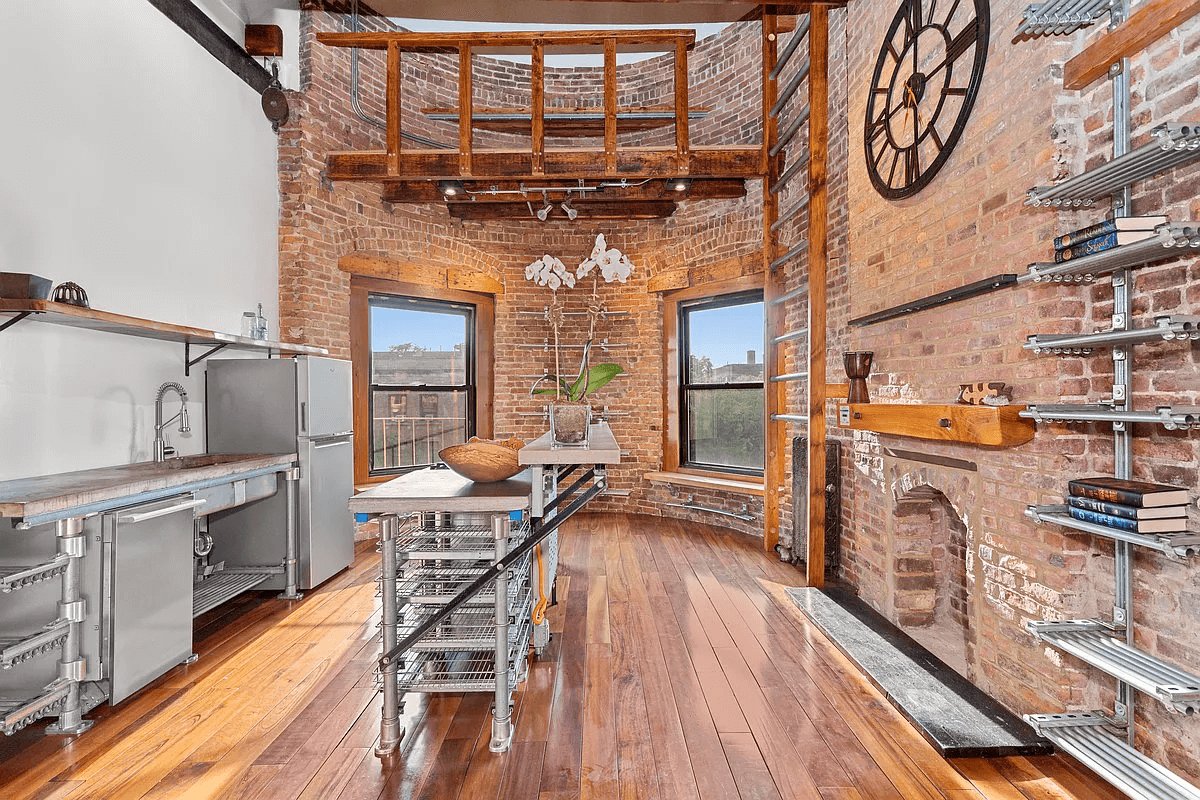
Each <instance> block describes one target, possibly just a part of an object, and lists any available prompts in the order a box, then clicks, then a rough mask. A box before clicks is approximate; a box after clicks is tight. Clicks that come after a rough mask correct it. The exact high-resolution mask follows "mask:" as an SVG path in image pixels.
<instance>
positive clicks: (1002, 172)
mask: <svg viewBox="0 0 1200 800" xmlns="http://www.w3.org/2000/svg"><path fill="white" fill-rule="evenodd" d="M1026 5H1027V4H1025V3H1022V2H1017V0H994V1H993V2H992V3H991V14H992V35H991V48H990V51H989V56H988V63H987V67H986V73H985V77H984V81H983V85H982V88H981V90H980V95H979V99H978V101H977V103H976V106H975V110H974V112H973V113H972V115H971V118H970V122H969V123H968V125H967V128H966V131H965V134H964V136H963V138H962V140H961V141H960V143H959V144H958V147H957V149H956V150H955V152H954V155H953V156H952V157H951V158H950V160H949V162H948V163H947V165H946V166H945V168H944V169H943V170H942V171H941V173H940V174H939V175H938V177H937V178H935V179H934V181H933V182H932V184H931V185H930V186H929V187H927V188H926V189H925V190H924V191H922V192H921V193H919V194H918V195H916V196H915V197H912V198H909V199H905V200H900V201H888V200H884V199H883V198H881V197H880V196H879V195H878V194H876V192H875V191H874V190H873V189H872V187H871V185H870V183H869V181H868V178H867V174H866V169H865V166H864V159H863V154H862V144H861V142H862V136H863V116H864V113H865V106H866V90H867V84H868V82H869V80H870V74H871V70H872V69H873V66H874V60H875V56H876V54H877V52H878V49H879V46H880V43H881V41H882V37H883V33H884V31H885V30H886V28H887V26H888V24H889V23H890V20H891V17H892V14H893V13H894V12H895V4H866V3H859V4H852V5H851V6H850V7H849V24H848V26H847V31H846V45H845V48H844V51H843V50H842V49H841V48H839V47H837V46H836V45H835V46H834V47H833V48H832V49H833V51H834V52H835V53H836V52H845V53H846V54H847V61H848V75H849V84H848V88H849V162H848V178H849V195H848V204H849V205H848V210H849V215H850V219H849V225H848V227H847V228H846V229H845V231H846V234H847V235H848V241H849V248H850V250H849V253H850V261H849V284H848V286H847V287H846V288H845V289H844V290H843V292H842V293H841V294H840V296H841V298H842V299H843V300H844V301H847V302H848V305H847V311H848V315H849V316H850V317H857V316H861V315H864V314H868V313H871V312H873V311H878V310H880V309H883V308H887V307H890V306H894V305H897V304H899V303H900V302H902V301H904V300H909V299H914V298H917V297H921V296H924V295H929V294H933V293H935V292H939V291H943V290H946V289H950V288H953V287H956V286H960V285H963V284H966V283H970V282H972V281H975V280H978V279H980V278H983V277H986V276H988V275H992V274H995V273H1006V272H1011V273H1023V272H1025V269H1026V265H1027V264H1028V263H1029V262H1032V261H1037V260H1046V258H1047V256H1048V254H1050V253H1051V251H1052V247H1051V240H1052V238H1053V237H1054V236H1055V235H1057V234H1060V233H1064V232H1066V231H1068V230H1072V229H1074V228H1076V227H1080V226H1081V225H1082V224H1087V222H1090V221H1091V220H1093V219H1096V218H1100V217H1102V216H1103V210H1100V211H1096V212H1095V213H1083V212H1072V213H1061V214H1060V213H1056V212H1054V211H1047V210H1037V209H1032V208H1029V207H1027V206H1025V205H1024V200H1025V190H1026V189H1028V188H1029V187H1030V186H1034V185H1039V184H1043V185H1044V184H1047V183H1050V182H1053V181H1054V180H1057V179H1060V178H1062V177H1065V176H1066V175H1069V174H1074V173H1076V172H1078V171H1079V170H1081V169H1083V168H1084V167H1085V165H1092V164H1095V163H1098V162H1101V161H1104V160H1107V159H1108V158H1109V157H1111V139H1112V137H1111V130H1112V119H1111V116H1112V113H1111V108H1112V104H1111V91H1110V90H1109V88H1108V84H1107V81H1101V82H1100V83H1097V84H1095V85H1094V86H1093V87H1089V88H1088V89H1086V90H1084V91H1082V92H1067V91H1064V90H1063V89H1062V64H1063V62H1064V61H1065V60H1066V59H1068V58H1069V57H1070V56H1072V55H1073V54H1075V53H1077V52H1079V50H1081V49H1082V47H1083V46H1084V45H1085V44H1086V43H1087V42H1090V41H1092V40H1094V39H1095V37H1096V36H1097V35H1098V33H1099V31H1098V30H1093V31H1091V32H1089V33H1087V34H1086V35H1085V34H1079V35H1078V36H1075V37H1054V38H1049V39H1046V38H1042V39H1035V40H1032V41H1023V42H1013V41H1012V38H1013V36H1012V30H1013V25H1014V21H1015V20H1017V19H1019V18H1020V16H1021V12H1022V10H1023V9H1024V7H1025V6H1026ZM1198 47H1200V21H1195V20H1193V21H1192V22H1190V23H1188V24H1186V25H1185V26H1184V27H1182V28H1180V29H1179V30H1177V31H1175V32H1174V33H1173V34H1171V35H1170V36H1169V37H1168V38H1167V39H1165V40H1163V41H1162V42H1160V43H1158V44H1156V45H1154V46H1153V47H1151V48H1150V49H1149V50H1148V51H1147V52H1146V53H1145V54H1142V55H1140V56H1138V57H1137V58H1136V59H1135V60H1134V66H1133V70H1132V76H1133V83H1134V87H1135V90H1134V98H1133V108H1134V120H1135V130H1134V136H1135V145H1136V144H1140V143H1141V142H1143V141H1145V139H1146V137H1147V133H1148V131H1149V129H1150V128H1151V127H1153V126H1154V125H1156V124H1158V123H1160V122H1182V121H1189V120H1195V119H1197V118H1198V116H1200V102H1198V101H1197V89H1196V80H1195V73H1196V66H1197V55H1196V50H1197V48H1198ZM1198 189H1200V168H1198V167H1196V166H1192V167H1186V168H1180V169H1176V170H1174V171H1172V172H1171V173H1169V174H1167V175H1164V176H1161V177H1159V178H1155V179H1152V180H1148V181H1145V182H1144V183H1143V184H1140V185H1138V186H1137V187H1135V196H1136V197H1135V205H1134V211H1135V213H1167V214H1169V215H1170V216H1171V217H1172V219H1174V220H1184V219H1194V218H1195V217H1196V215H1197V213H1198V212H1200V201H1197V190H1198ZM1198 271H1200V268H1198V267H1197V265H1196V262H1195V259H1194V258H1193V259H1188V260H1183V261H1177V262H1173V263H1168V264H1167V265H1164V266H1160V267H1154V268H1149V269H1143V270H1139V271H1138V272H1136V273H1135V297H1136V300H1135V324H1146V323H1147V322H1148V321H1149V316H1150V315H1152V314H1158V313H1168V312H1176V313H1196V310H1197V302H1198V301H1200V292H1197V291H1195V290H1194V289H1193V288H1192V287H1193V286H1194V280H1195V278H1196V276H1197V272H1198ZM1111 298H1112V290H1111V287H1110V284H1109V281H1108V279H1107V278H1104V279H1099V280H1097V281H1096V283H1095V285H1094V286H1079V285H1059V284H1032V283H1028V284H1022V285H1020V286H1019V287H1017V288H1010V289H1006V290H1002V291H1000V292H996V293H993V294H989V295H986V296H984V297H980V298H978V299H974V300H967V301H964V302H959V303H956V304H953V305H949V306H945V307H942V308H939V309H935V310H930V311H925V312H921V313H918V314H914V315H910V316H907V317H903V318H900V319H897V320H893V321H890V322H884V323H881V324H877V325H873V326H869V327H865V328H852V329H849V330H848V331H847V335H846V336H845V338H844V340H843V341H844V343H845V344H846V345H847V346H849V347H852V348H853V349H856V350H872V351H874V352H875V368H874V373H875V374H874V376H873V377H872V379H871V394H872V399H873V401H877V402H926V403H947V402H953V401H954V398H955V396H956V394H957V384H959V383H960V382H967V381H981V380H1003V381H1006V382H1007V383H1009V384H1011V385H1012V386H1013V387H1015V391H1014V400H1015V401H1016V402H1019V403H1026V402H1037V401H1040V402H1043V403H1046V402H1059V401H1060V400H1059V398H1062V400H1061V401H1062V402H1097V401H1099V400H1100V399H1101V398H1103V397H1106V396H1110V394H1111V376H1112V362H1111V358H1110V355H1109V351H1108V350H1102V351H1098V352H1097V353H1096V354H1094V355H1092V356H1089V357H1082V358H1058V357H1049V356H1035V355H1033V354H1032V353H1031V352H1029V351H1026V350H1024V349H1023V348H1022V346H1021V345H1022V344H1023V342H1024V341H1025V338H1026V336H1028V335H1030V334H1033V333H1037V332H1043V333H1056V332H1061V333H1070V332H1076V331H1083V330H1092V329H1096V328H1104V327H1107V326H1108V323H1109V314H1110V313H1111V309H1112V301H1111ZM844 321H845V317H844V316H841V312H839V314H837V315H835V314H833V313H831V325H834V326H838V325H843V324H844ZM842 330H845V329H844V328H842ZM832 355H835V354H831V356H832ZM1134 357H1135V373H1136V376H1137V377H1136V379H1135V382H1134V387H1133V390H1134V393H1135V398H1136V406H1137V407H1138V408H1143V409H1144V408H1150V407H1153V406H1154V405H1156V404H1166V403H1173V404H1176V405H1191V404H1194V403H1195V402H1196V401H1197V392H1198V390H1200V381H1198V380H1197V378H1196V375H1197V373H1196V364H1195V363H1194V362H1195V351H1194V348H1191V347H1188V346H1187V345H1179V344H1173V345H1154V346H1139V347H1137V348H1136V349H1135V351H1134ZM837 370H838V372H839V373H840V366H839V367H838V368H837ZM1135 434H1136V435H1137V443H1136V445H1135V460H1136V466H1135V473H1136V475H1137V476H1138V477H1143V478H1149V479H1153V480H1159V481H1169V482H1171V483H1175V484H1178V485H1180V486H1185V487H1187V488H1188V489H1190V490H1191V491H1192V492H1193V493H1195V492H1196V490H1197V477H1198V476H1197V447H1198V445H1197V441H1198V440H1197V437H1196V436H1195V435H1188V434H1187V433H1180V432H1167V431H1163V430H1162V429H1161V428H1153V429H1152V428H1151V427H1150V426H1136V428H1135ZM844 439H845V441H846V442H847V445H848V446H849V447H850V448H851V450H852V453H853V457H852V458H851V459H848V460H847V463H846V464H845V467H844V469H843V480H844V483H845V486H844V489H843V501H844V503H845V506H844V529H845V533H844V539H843V542H842V546H843V559H844V560H843V570H842V572H843V577H844V578H845V579H846V580H847V581H848V582H850V583H851V584H853V585H855V586H856V587H857V588H858V590H859V591H860V592H861V594H862V595H863V597H864V598H865V599H867V600H868V601H870V602H872V603H873V604H875V605H876V606H882V605H883V598H884V595H885V593H886V591H887V587H886V581H887V576H886V570H885V564H884V563H883V561H884V552H885V550H886V548H885V547H884V546H883V545H884V544H885V543H886V542H887V541H888V538H889V536H891V535H892V532H893V527H894V522H893V520H892V515H891V508H892V505H893V501H892V499H891V496H892V490H893V488H894V487H891V486H889V485H887V483H886V479H885V476H884V471H883V469H882V458H881V447H883V446H891V447H903V448H906V449H910V450H919V451H921V452H924V453H930V454H935V455H943V456H951V457H955V458H960V459H965V460H970V461H974V462H977V463H978V465H979V476H980V478H981V486H982V494H981V497H980V498H979V504H980V508H979V514H978V519H979V525H978V530H976V531H974V532H973V536H974V537H975V538H974V547H975V552H974V557H976V558H978V559H979V567H980V575H981V578H982V579H981V581H980V583H979V584H978V585H977V587H976V588H977V590H982V592H983V593H984V600H985V602H984V603H983V604H981V605H978V607H979V608H981V609H982V614H981V618H980V619H979V620H978V628H977V636H976V641H977V647H978V653H977V656H978V659H979V663H978V664H977V675H978V682H979V683H980V685H981V686H982V687H983V688H984V689H985V690H987V691H988V692H990V693H992V694H993V695H995V696H997V697H998V698H999V699H1000V700H1002V701H1003V702H1005V703H1006V704H1007V705H1008V706H1010V707H1011V708H1013V709H1014V710H1017V711H1019V712H1040V711H1054V710H1060V709H1063V708H1072V709H1081V708H1110V707H1111V703H1112V687H1113V685H1114V682H1113V681H1112V680H1111V679H1109V678H1107V677H1105V676H1103V675H1100V674H1099V673H1094V672H1092V671H1090V670H1088V669H1087V668H1084V667H1082V665H1080V664H1079V662H1077V661H1075V660H1074V659H1072V658H1070V657H1068V656H1062V655H1059V654H1057V653H1055V652H1054V651H1051V650H1049V649H1047V648H1045V647H1043V646H1039V645H1037V644H1035V643H1034V642H1033V640H1032V637H1030V636H1029V635H1028V634H1027V633H1025V632H1024V629H1023V627H1024V623H1025V622H1026V621H1027V620H1030V619H1043V618H1046V619H1059V618H1077V617H1094V616H1096V615H1099V616H1100V617H1104V618H1107V617H1108V616H1109V615H1110V614H1111V608H1112V604H1113V597H1112V585H1113V581H1112V547H1111V545H1110V544H1108V543H1106V542H1104V541H1101V540H1097V539H1093V538H1091V537H1088V536H1083V535H1075V534H1070V533H1068V532H1067V531H1066V529H1063V528H1058V527H1055V526H1052V525H1043V526H1038V525H1034V524H1032V523H1031V522H1029V521H1028V520H1027V519H1026V518H1025V517H1024V515H1023V512H1024V510H1025V506H1026V505H1027V504H1029V503H1051V502H1062V496H1063V493H1064V491H1065V484H1066V481H1067V480H1068V479H1069V478H1071V477H1074V476H1081V475H1086V474H1097V473H1110V472H1111V470H1112V469H1113V464H1112V436H1111V427H1110V426H1103V425H1095V426H1070V427H1068V426H1062V425H1043V426H1040V428H1039V430H1038V433H1037V435H1036V437H1035V439H1034V440H1033V441H1032V442H1030V443H1029V444H1027V445H1024V446H1021V447H1017V448H1007V449H998V450H997V449H987V448H977V447H971V446H968V445H955V444H933V443H930V442H924V441H917V440H912V439H902V438H897V437H892V436H886V435H880V436H875V435H872V434H856V435H854V436H852V437H851V436H845V437H844ZM1195 516H1196V515H1195V510H1194V509H1193V520H1192V521H1193V525H1194V524H1195V523H1196V521H1197V520H1196V519H1195ZM1135 573H1136V584H1135V594H1136V597H1135V607H1134V620H1135V625H1136V627H1137V640H1138V644H1139V646H1140V647H1143V648H1145V649H1147V650H1149V651H1150V652H1154V653H1158V654H1160V655H1161V656H1163V657H1164V658H1166V659H1168V660H1170V661H1172V662H1174V663H1176V664H1179V665H1182V666H1184V667H1185V668H1188V665H1190V666H1191V668H1193V669H1194V668H1195V666H1196V665H1197V664H1200V641H1198V634H1200V625H1198V624H1197V622H1196V619H1195V615H1194V614H1190V613H1188V612H1187V611H1186V610H1185V609H1186V608H1187V607H1188V602H1189V601H1190V602H1191V604H1192V605H1193V606H1195V603H1196V601H1197V600H1200V593H1198V591H1197V589H1198V587H1200V567H1198V566H1197V564H1196V563H1194V562H1172V561H1168V560H1167V559H1164V558H1161V557H1158V556H1155V555H1150V554H1146V553H1144V552H1139V553H1138V554H1137V556H1136V558H1135ZM1138 739H1139V745H1140V746H1141V747H1142V748H1143V749H1144V750H1145V751H1146V752H1148V753H1149V754H1151V755H1153V756H1154V757H1155V758H1158V759H1159V760H1162V761H1164V762H1167V763H1169V764H1170V765H1171V766H1172V767H1173V768H1174V769H1175V770H1176V771H1178V772H1181V773H1184V774H1188V775H1192V776H1196V775H1198V774H1200V760H1198V759H1197V756H1196V753H1197V752H1200V726H1197V725H1196V724H1195V722H1194V721H1193V720H1188V719H1185V718H1180V717H1178V716H1175V715H1171V714H1168V713H1166V712H1165V711H1164V710H1163V709H1162V707H1161V706H1160V705H1159V704H1158V703H1157V702H1156V701H1153V700H1151V699H1149V698H1146V697H1144V696H1142V697H1139V698H1138Z"/></svg>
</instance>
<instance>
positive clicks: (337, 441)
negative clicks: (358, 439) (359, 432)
mask: <svg viewBox="0 0 1200 800" xmlns="http://www.w3.org/2000/svg"><path fill="white" fill-rule="evenodd" d="M352 441H354V440H353V439H349V438H347V439H335V440H333V441H324V442H314V443H313V450H323V449H325V448H326V447H341V446H342V445H346V444H350V443H351V442H352Z"/></svg>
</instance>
